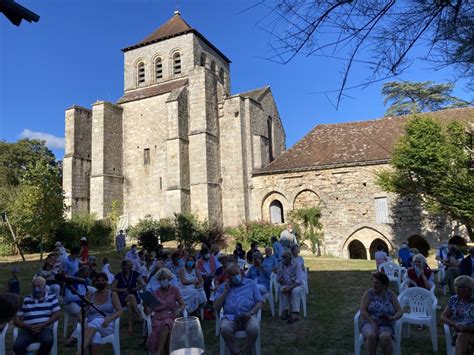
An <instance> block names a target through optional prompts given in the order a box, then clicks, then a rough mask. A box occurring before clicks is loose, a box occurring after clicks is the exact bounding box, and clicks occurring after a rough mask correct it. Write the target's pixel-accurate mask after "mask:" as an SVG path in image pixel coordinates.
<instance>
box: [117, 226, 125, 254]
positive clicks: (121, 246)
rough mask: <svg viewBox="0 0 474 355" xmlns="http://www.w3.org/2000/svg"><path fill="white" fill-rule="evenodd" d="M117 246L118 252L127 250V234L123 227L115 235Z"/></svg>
mask: <svg viewBox="0 0 474 355" xmlns="http://www.w3.org/2000/svg"><path fill="white" fill-rule="evenodd" d="M115 248H117V254H120V253H122V252H123V251H124V250H125V234H123V230H122V229H121V230H120V231H119V234H117V235H116V237H115Z"/></svg>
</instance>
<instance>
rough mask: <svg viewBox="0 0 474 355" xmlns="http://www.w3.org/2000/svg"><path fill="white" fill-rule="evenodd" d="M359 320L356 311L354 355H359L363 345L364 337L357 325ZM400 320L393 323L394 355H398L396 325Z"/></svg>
mask: <svg viewBox="0 0 474 355" xmlns="http://www.w3.org/2000/svg"><path fill="white" fill-rule="evenodd" d="M359 320H360V311H357V313H356V314H355V316H354V355H360V349H361V348H362V345H364V337H363V336H362V334H361V333H360V325H359ZM399 322H400V320H397V321H395V324H394V330H395V340H394V342H393V350H394V354H395V355H400V354H401V351H400V343H399V341H398V339H400V334H399V333H397V329H399V327H398V323H399Z"/></svg>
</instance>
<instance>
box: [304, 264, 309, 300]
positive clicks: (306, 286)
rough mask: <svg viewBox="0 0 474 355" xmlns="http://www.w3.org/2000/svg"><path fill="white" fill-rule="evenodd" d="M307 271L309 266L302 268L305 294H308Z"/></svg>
mask: <svg viewBox="0 0 474 355" xmlns="http://www.w3.org/2000/svg"><path fill="white" fill-rule="evenodd" d="M308 273H309V268H307V267H305V268H304V290H305V292H306V294H307V295H309V284H308Z"/></svg>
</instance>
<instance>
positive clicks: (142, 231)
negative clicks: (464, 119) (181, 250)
mask: <svg viewBox="0 0 474 355" xmlns="http://www.w3.org/2000/svg"><path fill="white" fill-rule="evenodd" d="M128 235H129V236H130V237H132V238H135V239H136V240H137V243H138V245H139V246H140V247H141V248H143V249H146V250H150V251H154V250H156V248H157V247H158V236H159V237H160V241H161V242H162V243H163V242H167V241H170V240H174V239H175V238H176V228H175V225H174V223H173V221H172V220H170V219H168V218H164V219H161V220H160V221H157V220H156V219H153V218H152V217H151V216H150V215H147V216H145V218H144V219H140V220H139V221H138V223H137V224H136V225H134V226H133V227H131V228H130V229H129V231H128Z"/></svg>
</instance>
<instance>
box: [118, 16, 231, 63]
mask: <svg viewBox="0 0 474 355" xmlns="http://www.w3.org/2000/svg"><path fill="white" fill-rule="evenodd" d="M189 32H192V33H194V34H195V35H196V36H198V37H199V38H201V39H202V40H203V41H204V42H205V43H206V44H207V45H208V46H210V47H211V48H212V49H214V50H215V51H216V52H217V53H218V54H219V55H220V56H221V57H222V58H224V59H225V60H226V61H227V62H228V63H230V60H229V59H228V58H227V57H226V56H225V55H224V54H222V52H221V51H219V50H218V49H217V48H216V47H215V46H214V45H213V44H212V43H211V42H209V41H208V40H207V39H206V38H205V37H204V36H203V35H202V34H201V33H199V32H198V31H197V30H196V29H194V28H192V27H191V26H190V25H189V24H188V23H187V22H186V21H184V20H183V18H182V17H181V14H180V13H179V12H178V11H175V13H174V15H173V17H171V18H170V19H169V20H168V21H167V22H165V23H164V24H163V25H162V26H161V27H159V28H158V29H157V30H155V31H154V32H153V33H151V34H150V35H148V36H146V37H145V38H144V39H143V40H141V41H140V42H138V43H136V44H134V45H132V46H129V47H126V48H123V49H122V52H127V51H129V50H132V49H135V48H139V47H144V46H146V45H149V44H152V43H156V42H160V41H164V40H166V39H168V38H172V37H176V36H180V35H183V34H186V33H189Z"/></svg>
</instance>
